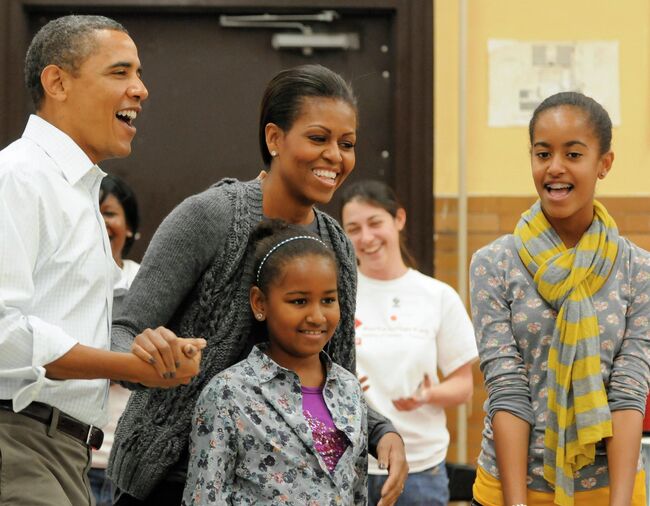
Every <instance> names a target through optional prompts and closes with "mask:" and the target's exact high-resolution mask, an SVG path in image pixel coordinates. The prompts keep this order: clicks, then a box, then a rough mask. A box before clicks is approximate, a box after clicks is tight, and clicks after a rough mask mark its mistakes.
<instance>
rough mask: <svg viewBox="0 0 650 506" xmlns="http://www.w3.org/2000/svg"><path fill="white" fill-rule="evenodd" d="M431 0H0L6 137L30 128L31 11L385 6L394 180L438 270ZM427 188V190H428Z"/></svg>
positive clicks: (359, 9) (419, 249) (0, 93)
mask: <svg viewBox="0 0 650 506" xmlns="http://www.w3.org/2000/svg"><path fill="white" fill-rule="evenodd" d="M433 2H434V0H86V1H82V0H8V1H7V0H3V1H2V2H0V34H3V35H0V68H2V69H5V70H6V71H5V72H3V73H2V76H0V145H6V144H8V143H9V142H10V141H12V140H13V139H15V138H17V137H18V136H19V135H20V134H21V132H22V129H23V128H24V118H25V113H26V111H25V104H26V103H27V99H28V97H27V92H26V90H25V87H24V84H23V59H24V56H25V51H26V50H27V45H28V44H29V30H28V14H29V13H30V12H32V11H35V10H38V11H47V10H50V11H60V10H62V9H63V10H69V11H70V12H73V11H80V10H81V11H83V12H86V13H93V12H99V11H101V12H105V13H108V14H109V15H110V12H111V11H114V12H124V11H129V12H163V13H174V12H179V13H181V12H199V13H200V12H211V11H215V10H217V9H218V10H221V11H224V10H225V11H228V10H231V11H233V12H235V11H236V12H246V11H251V12H253V11H259V10H260V8H262V9H264V8H266V9H269V10H281V9H285V10H286V9H289V8H290V9H292V10H295V9H301V8H309V9H314V8H317V9H336V10H339V11H341V12H345V11H354V12H355V13H363V12H364V11H365V12H368V13H370V12H376V11H383V12H384V13H385V12H387V13H389V14H390V15H392V16H394V21H395V22H394V24H393V27H394V28H393V30H394V32H393V40H394V41H395V44H396V54H395V74H396V75H395V83H394V90H395V91H394V93H395V100H394V102H393V103H394V107H393V111H392V114H393V117H394V118H395V125H394V139H393V141H394V153H393V154H391V156H393V158H394V167H395V170H394V171H393V174H392V180H389V181H388V182H389V184H391V185H392V186H393V188H394V189H395V191H396V193H397V195H398V197H399V198H400V200H402V202H403V203H404V205H405V206H406V208H407V210H408V220H407V227H406V232H407V235H408V236H409V238H410V239H411V240H410V241H409V243H410V249H411V251H412V252H413V255H414V256H415V258H416V259H417V261H418V263H419V266H418V267H419V269H420V270H421V271H422V272H425V273H427V274H431V273H432V272H433V230H434V223H433V215H434V213H433V170H434V167H433V160H434V156H433V150H434V146H433V114H434V111H433V82H434V75H433ZM423 188H425V189H426V188H428V189H429V191H422V189H423Z"/></svg>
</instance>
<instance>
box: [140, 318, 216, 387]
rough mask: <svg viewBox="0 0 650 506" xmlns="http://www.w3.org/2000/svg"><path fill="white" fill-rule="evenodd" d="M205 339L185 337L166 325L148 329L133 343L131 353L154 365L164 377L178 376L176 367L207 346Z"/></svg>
mask: <svg viewBox="0 0 650 506" xmlns="http://www.w3.org/2000/svg"><path fill="white" fill-rule="evenodd" d="M206 344H207V343H206V341H205V339H202V338H188V339H183V338H180V337H178V336H176V334H174V333H173V332H172V331H171V330H169V329H166V328H165V327H158V328H156V329H146V330H145V331H144V332H142V333H141V334H138V335H137V336H136V337H135V339H134V341H133V344H132V345H131V353H133V354H134V355H135V356H137V357H138V358H140V359H141V360H144V361H145V362H147V363H148V364H150V365H152V366H153V367H154V369H156V371H157V372H158V374H159V375H160V377H161V378H163V379H172V378H174V377H176V369H177V368H178V367H180V366H181V364H182V362H184V361H185V359H188V358H192V357H194V356H195V355H196V353H197V352H198V351H201V350H202V349H203V348H205V346H206Z"/></svg>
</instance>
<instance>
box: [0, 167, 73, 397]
mask: <svg viewBox="0 0 650 506" xmlns="http://www.w3.org/2000/svg"><path fill="white" fill-rule="evenodd" d="M40 204H41V203H40V200H39V197H38V195H36V194H34V193H33V192H32V191H31V185H30V182H29V181H24V180H22V179H21V178H20V177H18V176H16V175H14V174H11V173H5V174H3V176H2V177H1V178H0V237H1V238H2V240H0V377H2V378H3V379H7V380H19V381H22V382H23V383H24V382H27V384H26V385H23V388H22V389H21V390H20V391H19V392H18V393H17V394H16V396H15V397H14V404H15V405H16V408H17V409H20V408H21V407H24V406H23V404H24V405H27V404H29V402H31V400H32V399H33V398H34V397H35V396H36V395H37V394H38V391H39V390H40V388H41V387H42V385H43V384H44V383H45V382H46V381H48V380H46V378H45V368H44V365H46V364H49V363H51V362H53V361H55V360H56V359H58V358H60V357H61V356H63V355H64V354H65V353H67V352H68V351H69V350H70V348H72V347H73V346H74V345H75V344H77V340H76V339H74V338H72V337H71V336H70V335H68V334H67V333H66V332H65V331H64V330H63V329H62V328H61V327H60V326H58V325H57V324H56V322H48V321H44V320H43V319H41V318H39V317H38V316H36V315H34V314H33V312H32V307H33V303H34V298H35V284H34V272H35V271H36V270H37V269H38V267H39V260H40V258H41V257H42V256H43V254H46V255H47V254H48V253H47V252H44V251H43V242H44V241H43V237H42V235H43V234H42V233H41V230H42V227H44V226H47V224H46V223H43V213H41V212H40V207H41V206H40ZM27 394H28V395H27ZM23 397H25V398H24V399H23Z"/></svg>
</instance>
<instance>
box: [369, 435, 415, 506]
mask: <svg viewBox="0 0 650 506" xmlns="http://www.w3.org/2000/svg"><path fill="white" fill-rule="evenodd" d="M377 462H378V463H379V467H380V469H386V468H388V479H387V480H386V482H385V483H384V486H383V487H382V489H381V500H380V501H379V502H378V503H377V506H393V505H394V504H395V503H396V502H397V499H399V496H400V495H401V494H402V492H403V491H404V483H406V478H407V477H408V473H409V466H408V464H407V463H406V453H405V451H404V441H402V438H401V437H400V436H399V434H397V433H396V432H388V433H386V434H384V435H383V436H382V438H381V439H380V440H379V444H378V445H377Z"/></svg>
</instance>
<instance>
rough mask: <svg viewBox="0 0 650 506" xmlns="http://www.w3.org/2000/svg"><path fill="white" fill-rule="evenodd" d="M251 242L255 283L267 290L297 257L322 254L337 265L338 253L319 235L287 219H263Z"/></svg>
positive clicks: (253, 233) (264, 290) (261, 288)
mask: <svg viewBox="0 0 650 506" xmlns="http://www.w3.org/2000/svg"><path fill="white" fill-rule="evenodd" d="M283 241H286V242H283ZM281 243H282V244H281ZM249 244H250V247H251V248H252V251H253V255H254V258H255V263H254V266H255V271H254V275H253V277H254V280H255V281H254V283H255V285H257V286H258V287H259V288H260V290H262V291H263V292H266V289H267V288H268V286H269V284H270V283H272V282H273V281H274V280H276V279H277V278H278V276H279V275H281V274H282V269H283V267H284V266H285V265H286V264H287V262H289V261H290V260H293V259H294V258H298V257H302V256H305V255H320V256H323V257H325V258H329V259H330V260H331V261H332V263H333V265H334V266H336V257H335V255H334V252H333V251H332V250H331V249H330V248H328V247H327V246H326V245H325V243H323V241H321V239H320V238H319V237H318V236H316V235H314V234H312V233H310V232H308V231H306V230H305V229H304V228H303V227H299V226H297V225H292V224H289V223H287V222H285V221H283V220H264V221H262V222H260V223H259V224H258V225H257V227H255V229H254V230H253V232H252V234H251V237H250V239H249ZM260 267H261V269H260Z"/></svg>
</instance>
